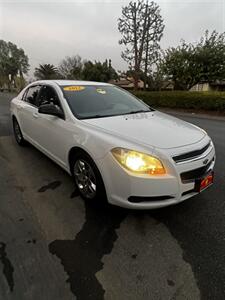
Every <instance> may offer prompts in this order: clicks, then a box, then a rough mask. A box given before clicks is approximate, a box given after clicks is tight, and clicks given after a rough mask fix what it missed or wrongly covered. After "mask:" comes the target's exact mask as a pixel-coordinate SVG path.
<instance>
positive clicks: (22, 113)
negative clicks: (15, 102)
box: [18, 85, 41, 141]
mask: <svg viewBox="0 0 225 300" xmlns="http://www.w3.org/2000/svg"><path fill="white" fill-rule="evenodd" d="M40 90H41V85H33V86H30V87H29V88H28V89H27V90H26V91H25V93H24V95H23V99H22V101H20V106H19V108H18V117H19V123H20V126H21V128H22V132H23V134H24V137H25V138H27V137H28V139H29V140H31V141H34V140H35V132H36V126H37V123H36V119H37V117H38V96H39V92H40Z"/></svg>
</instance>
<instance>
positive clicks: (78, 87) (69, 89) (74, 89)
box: [64, 85, 85, 92]
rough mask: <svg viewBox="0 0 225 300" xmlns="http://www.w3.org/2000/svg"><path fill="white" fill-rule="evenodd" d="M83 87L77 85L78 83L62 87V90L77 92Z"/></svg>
mask: <svg viewBox="0 0 225 300" xmlns="http://www.w3.org/2000/svg"><path fill="white" fill-rule="evenodd" d="M84 89H85V87H84V86H78V85H72V86H66V87H64V91H69V92H79V91H83V90H84Z"/></svg>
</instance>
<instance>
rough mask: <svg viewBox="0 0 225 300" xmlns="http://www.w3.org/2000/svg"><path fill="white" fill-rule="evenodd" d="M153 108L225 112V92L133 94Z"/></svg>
mask: <svg viewBox="0 0 225 300" xmlns="http://www.w3.org/2000/svg"><path fill="white" fill-rule="evenodd" d="M133 93H134V94H135V95H136V96H137V97H138V98H140V99H142V100H143V101H144V102H146V103H147V104H148V105H150V106H152V107H167V108H182V109H196V110H213V111H220V112H225V92H186V91H169V92H166V91H162V92H145V91H137V92H133Z"/></svg>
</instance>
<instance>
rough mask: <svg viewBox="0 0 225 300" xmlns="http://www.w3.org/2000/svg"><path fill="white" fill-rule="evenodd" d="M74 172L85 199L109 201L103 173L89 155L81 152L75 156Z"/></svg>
mask: <svg viewBox="0 0 225 300" xmlns="http://www.w3.org/2000/svg"><path fill="white" fill-rule="evenodd" d="M72 173H73V177H74V181H75V184H76V187H77V190H78V192H79V194H80V195H81V197H82V198H83V199H84V200H87V201H89V202H93V203H94V202H98V203H99V202H101V203H106V202H107V197H106V192H105V187H104V183H103V180H102V177H101V174H100V172H99V170H98V168H97V166H96V164H95V163H94V162H93V160H92V159H91V158H90V156H89V155H87V154H86V153H84V152H79V153H77V154H76V155H75V156H74V157H73V160H72Z"/></svg>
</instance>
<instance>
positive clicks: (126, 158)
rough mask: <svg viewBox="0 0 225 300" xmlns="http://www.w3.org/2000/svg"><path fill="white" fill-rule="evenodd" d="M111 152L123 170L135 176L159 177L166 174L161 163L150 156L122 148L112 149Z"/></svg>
mask: <svg viewBox="0 0 225 300" xmlns="http://www.w3.org/2000/svg"><path fill="white" fill-rule="evenodd" d="M111 152H112V154H113V156H114V157H115V159H116V160H117V161H118V162H119V163H120V164H121V165H122V166H123V167H124V168H126V169H127V170H129V171H131V172H134V173H136V174H148V175H161V174H165V173H166V171H165V169H164V167H163V164H162V163H161V161H160V160H159V159H157V158H156V157H153V156H151V155H148V154H145V153H142V152H137V151H134V150H128V149H123V148H114V149H112V150H111Z"/></svg>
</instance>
